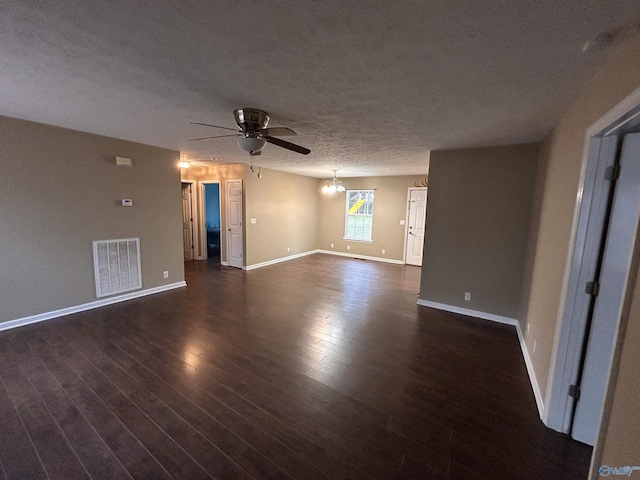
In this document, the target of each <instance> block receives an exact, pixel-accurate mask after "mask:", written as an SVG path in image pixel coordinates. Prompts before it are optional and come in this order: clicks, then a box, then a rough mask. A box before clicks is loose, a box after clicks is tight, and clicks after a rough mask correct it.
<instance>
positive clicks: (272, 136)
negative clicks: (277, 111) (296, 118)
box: [191, 108, 311, 156]
mask: <svg viewBox="0 0 640 480" xmlns="http://www.w3.org/2000/svg"><path fill="white" fill-rule="evenodd" d="M233 116H234V117H235V119H236V124H237V125H238V128H239V130H237V129H235V128H228V127H220V126H218V125H209V124H208V123H198V122H191V125H204V126H205V127H213V128H222V129H224V130H232V131H235V132H237V133H233V134H229V135H216V136H213V137H203V138H194V139H192V140H191V141H198V140H211V139H214V138H223V137H238V144H239V145H240V146H241V147H242V148H243V149H244V150H246V151H247V152H249V155H251V156H255V155H260V154H261V153H262V149H263V148H264V147H265V145H266V144H267V143H272V144H273V145H277V146H278V147H282V148H286V149H287V150H291V151H293V152H297V153H301V154H303V155H307V154H309V153H311V150H309V149H308V148H304V147H301V146H300V145H296V144H295V143H291V142H287V141H285V140H281V139H279V138H276V136H278V137H285V136H291V135H296V132H294V131H293V130H291V129H290V128H287V127H272V128H267V125H268V124H269V115H268V114H267V112H265V111H264V110H258V109H257V108H239V109H237V110H234V111H233Z"/></svg>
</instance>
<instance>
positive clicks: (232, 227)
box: [225, 180, 244, 268]
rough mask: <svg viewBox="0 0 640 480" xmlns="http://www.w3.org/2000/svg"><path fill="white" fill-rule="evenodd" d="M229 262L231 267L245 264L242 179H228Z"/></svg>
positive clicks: (240, 266)
mask: <svg viewBox="0 0 640 480" xmlns="http://www.w3.org/2000/svg"><path fill="white" fill-rule="evenodd" d="M225 186H226V192H227V262H229V265H230V266H231V267H237V268H242V267H243V265H244V258H243V257H244V252H243V245H244V241H243V236H242V180H227V181H226V182H225Z"/></svg>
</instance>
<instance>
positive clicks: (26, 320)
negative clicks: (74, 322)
mask: <svg viewBox="0 0 640 480" xmlns="http://www.w3.org/2000/svg"><path fill="white" fill-rule="evenodd" d="M186 286H187V282H185V281H184V280H183V281H181V282H176V283H170V284H168V285H161V286H159V287H153V288H147V289H145V290H140V291H138V292H132V293H127V294H125V295H118V296H115V297H110V298H104V299H102V300H96V301H95V302H89V303H83V304H81V305H75V306H73V307H67V308H62V309H60V310H54V311H52V312H45V313H39V314H38V315H31V316H30V317H23V318H17V319H15V320H9V321H8V322H3V323H0V331H2V330H9V329H11V328H17V327H22V326H23V325H29V324H31V323H38V322H43V321H45V320H51V319H52V318H58V317H63V316H65V315H71V314H72V313H78V312H84V311H85V310H93V309H94V308H100V307H104V306H106V305H112V304H114V303H120V302H125V301H127V300H133V299H134V298H139V297H146V296H147V295H152V294H154V293H160V292H165V291H167V290H173V289H174V288H180V287H186Z"/></svg>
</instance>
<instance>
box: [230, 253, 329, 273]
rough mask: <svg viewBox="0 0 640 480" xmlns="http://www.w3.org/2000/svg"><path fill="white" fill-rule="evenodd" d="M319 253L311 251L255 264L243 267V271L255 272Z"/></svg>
mask: <svg viewBox="0 0 640 480" xmlns="http://www.w3.org/2000/svg"><path fill="white" fill-rule="evenodd" d="M314 253H318V250H309V251H308V252H302V253H296V254H295V255H289V256H287V257H281V258H276V259H274V260H268V261H266V262H262V263H254V264H253V265H247V266H245V267H242V269H243V270H255V269H256V268H262V267H268V266H269V265H275V264H276V263H282V262H286V261H289V260H293V259H295V258H300V257H306V256H307V255H313V254H314Z"/></svg>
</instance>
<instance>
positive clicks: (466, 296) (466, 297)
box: [464, 292, 471, 302]
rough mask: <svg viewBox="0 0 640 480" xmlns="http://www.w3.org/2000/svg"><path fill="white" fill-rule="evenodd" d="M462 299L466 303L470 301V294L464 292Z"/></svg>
mask: <svg viewBox="0 0 640 480" xmlns="http://www.w3.org/2000/svg"><path fill="white" fill-rule="evenodd" d="M464 299H465V301H467V302H468V301H469V300H471V292H464Z"/></svg>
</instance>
